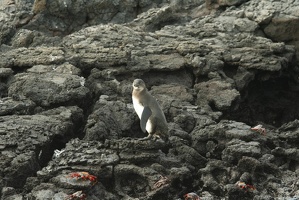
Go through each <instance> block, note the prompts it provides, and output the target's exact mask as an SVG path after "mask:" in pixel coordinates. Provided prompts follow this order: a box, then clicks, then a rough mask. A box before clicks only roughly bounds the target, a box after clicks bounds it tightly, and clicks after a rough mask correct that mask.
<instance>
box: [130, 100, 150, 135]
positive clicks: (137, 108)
mask: <svg viewBox="0 0 299 200" xmlns="http://www.w3.org/2000/svg"><path fill="white" fill-rule="evenodd" d="M132 101H133V107H134V109H135V112H136V113H137V115H138V117H139V119H140V120H141V116H142V112H143V110H144V106H143V105H142V103H141V102H140V101H139V100H138V99H137V98H135V97H134V96H132ZM145 129H146V131H147V132H148V133H152V130H153V125H152V123H151V121H150V120H148V121H147V122H146V127H145Z"/></svg>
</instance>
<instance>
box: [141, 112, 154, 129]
mask: <svg viewBox="0 0 299 200" xmlns="http://www.w3.org/2000/svg"><path fill="white" fill-rule="evenodd" d="M151 115H152V111H151V109H150V108H149V107H144V109H143V111H142V114H141V119H140V128H141V130H142V131H143V132H144V133H145V132H146V129H145V126H146V122H147V120H148V118H149V117H150V116H151Z"/></svg>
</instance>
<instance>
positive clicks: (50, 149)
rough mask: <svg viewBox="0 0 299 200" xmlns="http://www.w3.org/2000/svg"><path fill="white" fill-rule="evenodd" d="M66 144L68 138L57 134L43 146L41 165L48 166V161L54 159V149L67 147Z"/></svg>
mask: <svg viewBox="0 0 299 200" xmlns="http://www.w3.org/2000/svg"><path fill="white" fill-rule="evenodd" d="M65 144H66V139H65V138H63V137H62V136H59V135H56V136H55V137H54V138H53V140H52V142H51V143H49V144H47V145H45V146H43V147H42V149H41V151H40V153H39V156H38V157H39V158H38V162H39V165H40V166H41V167H45V166H47V164H48V162H49V161H50V160H51V159H52V157H53V154H54V150H55V149H58V150H61V149H62V148H64V147H65Z"/></svg>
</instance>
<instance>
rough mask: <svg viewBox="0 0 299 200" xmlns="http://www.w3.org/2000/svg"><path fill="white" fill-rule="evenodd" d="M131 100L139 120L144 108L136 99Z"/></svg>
mask: <svg viewBox="0 0 299 200" xmlns="http://www.w3.org/2000/svg"><path fill="white" fill-rule="evenodd" d="M132 100H133V107H134V109H135V112H136V113H137V115H138V117H139V119H141V115H142V112H143V109H144V107H143V105H142V104H141V103H140V101H139V100H138V99H137V98H135V97H134V96H133V97H132Z"/></svg>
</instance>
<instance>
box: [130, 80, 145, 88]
mask: <svg viewBox="0 0 299 200" xmlns="http://www.w3.org/2000/svg"><path fill="white" fill-rule="evenodd" d="M132 86H133V89H134V90H137V91H141V90H144V89H145V88H146V87H145V83H144V81H143V80H142V79H135V80H134V81H133V85H132Z"/></svg>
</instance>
